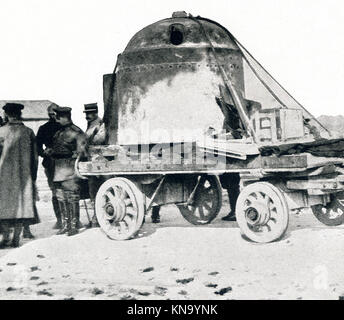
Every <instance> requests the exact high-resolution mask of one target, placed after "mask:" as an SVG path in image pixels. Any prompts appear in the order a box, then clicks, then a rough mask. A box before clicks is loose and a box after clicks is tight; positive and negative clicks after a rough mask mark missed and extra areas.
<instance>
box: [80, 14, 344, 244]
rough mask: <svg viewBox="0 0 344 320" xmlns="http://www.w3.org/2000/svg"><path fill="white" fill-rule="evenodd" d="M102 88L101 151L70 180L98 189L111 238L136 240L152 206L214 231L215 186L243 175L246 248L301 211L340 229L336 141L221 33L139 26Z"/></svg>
mask: <svg viewBox="0 0 344 320" xmlns="http://www.w3.org/2000/svg"><path fill="white" fill-rule="evenodd" d="M103 88H104V122H105V127H106V132H107V141H106V145H104V146H91V147H90V150H89V151H90V154H89V158H88V159H82V161H79V160H78V161H77V162H76V172H77V174H78V175H79V176H80V177H82V178H87V177H90V176H98V177H101V178H102V179H103V180H105V182H104V183H103V184H102V185H101V187H100V188H99V190H98V194H97V196H96V201H95V210H96V215H97V218H98V221H99V224H100V226H101V228H102V229H103V231H104V232H105V233H106V234H107V235H108V236H109V237H110V238H112V239H117V240H121V239H129V238H132V237H134V236H135V234H136V233H137V232H138V230H139V229H140V227H141V225H142V223H143V222H144V217H145V215H146V214H147V212H149V210H150V209H151V208H152V206H162V205H166V204H175V205H176V206H177V207H178V209H179V210H180V212H181V214H182V215H183V217H184V218H185V219H186V220H188V221H189V222H191V223H193V224H196V225H197V224H207V223H210V222H211V221H212V220H213V219H214V218H215V217H216V216H217V214H218V213H219V211H220V209H221V205H222V188H221V185H220V183H219V176H220V175H223V174H227V175H228V174H231V173H239V174H240V177H241V192H240V195H239V197H238V200H237V206H236V217H237V222H238V224H239V227H240V229H241V231H242V233H243V234H244V235H245V236H246V237H247V238H249V239H251V240H252V241H256V242H270V241H274V240H277V239H279V238H280V237H281V236H282V235H283V234H284V232H285V231H286V229H287V226H288V219H289V214H290V213H291V212H296V211H300V210H302V209H305V208H310V209H312V211H313V213H314V214H315V216H316V217H317V218H318V219H319V220H320V221H321V222H323V223H325V224H326V225H339V224H341V223H343V221H344V207H343V204H344V202H343V201H344V167H343V156H344V147H343V143H344V142H343V139H337V140H336V139H333V138H332V137H331V136H330V133H329V132H328V130H327V129H326V128H324V127H323V126H322V125H321V123H319V122H318V121H317V120H316V119H315V118H314V117H313V116H312V115H311V114H310V113H309V112H308V111H307V110H306V109H305V108H304V107H303V106H302V105H301V104H300V103H298V102H297V101H296V100H295V99H294V98H293V97H292V96H291V95H290V94H289V93H288V92H287V91H286V90H285V89H284V88H283V87H282V86H281V85H280V84H279V83H278V82H277V81H276V80H275V79H274V78H273V77H272V76H271V75H270V74H269V73H268V72H267V71H266V70H265V69H264V68H263V67H262V66H261V65H260V64H259V63H258V62H257V61H256V60H255V59H254V58H253V57H252V55H251V54H250V53H249V52H248V51H247V50H246V49H245V48H244V47H243V46H242V45H241V44H240V43H239V41H238V40H237V39H236V38H235V37H234V36H233V35H232V34H231V33H230V32H229V31H228V30H227V29H226V28H224V27H223V26H221V25H219V24H218V23H216V22H214V21H211V20H209V19H205V18H201V17H193V16H191V15H187V14H186V13H185V12H176V13H174V14H173V16H172V18H169V19H164V20H161V21H158V22H156V23H153V24H152V25H149V26H147V27H146V28H144V29H142V30H141V31H139V32H138V33H137V34H135V35H134V37H133V38H132V39H131V40H130V42H129V43H128V45H127V47H126V48H125V50H124V52H123V53H122V54H120V55H119V56H118V59H117V63H116V67H115V69H114V71H113V73H111V74H107V75H104V77H103ZM221 129H223V130H221ZM239 132H240V134H239ZM327 148H328V152H326V150H327Z"/></svg>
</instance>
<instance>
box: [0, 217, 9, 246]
mask: <svg viewBox="0 0 344 320" xmlns="http://www.w3.org/2000/svg"><path fill="white" fill-rule="evenodd" d="M0 233H1V234H2V240H1V242H0V249H1V248H5V247H7V246H9V245H10V243H11V239H10V235H11V231H10V228H9V226H8V225H7V224H6V223H2V224H1V225H0Z"/></svg>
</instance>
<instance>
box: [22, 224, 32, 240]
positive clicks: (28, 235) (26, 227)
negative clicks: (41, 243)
mask: <svg viewBox="0 0 344 320" xmlns="http://www.w3.org/2000/svg"><path fill="white" fill-rule="evenodd" d="M23 238H25V239H35V236H34V235H33V234H32V233H31V230H30V225H29V224H24V231H23Z"/></svg>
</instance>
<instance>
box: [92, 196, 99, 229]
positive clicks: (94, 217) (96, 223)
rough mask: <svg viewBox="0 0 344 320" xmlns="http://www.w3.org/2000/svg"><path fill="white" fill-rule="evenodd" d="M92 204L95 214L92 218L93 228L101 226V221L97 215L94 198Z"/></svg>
mask: <svg viewBox="0 0 344 320" xmlns="http://www.w3.org/2000/svg"><path fill="white" fill-rule="evenodd" d="M91 204H92V210H93V216H92V219H91V228H99V223H98V219H97V215H96V209H95V203H94V200H93V201H91Z"/></svg>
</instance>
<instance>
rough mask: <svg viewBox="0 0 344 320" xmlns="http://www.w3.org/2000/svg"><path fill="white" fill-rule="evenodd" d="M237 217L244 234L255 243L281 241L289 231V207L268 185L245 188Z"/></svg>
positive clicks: (240, 199)
mask: <svg viewBox="0 0 344 320" xmlns="http://www.w3.org/2000/svg"><path fill="white" fill-rule="evenodd" d="M236 217H237V222H238V224H239V227H240V229H241V232H242V233H243V234H244V235H245V236H246V237H248V238H249V239H250V240H252V241H255V242H261V243H264V242H271V241H274V240H277V239H279V238H280V237H282V235H283V234H284V233H285V231H286V230H287V227H288V220H289V214H288V206H287V202H286V200H285V198H284V196H283V194H282V192H281V191H280V190H279V189H278V188H276V187H275V186H273V185H272V184H270V183H267V182H256V183H252V184H250V185H248V186H247V187H245V188H244V189H243V190H242V191H241V193H240V195H239V197H238V200H237V205H236Z"/></svg>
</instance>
